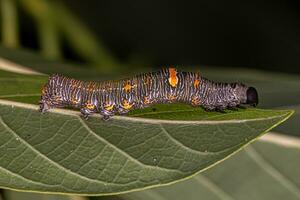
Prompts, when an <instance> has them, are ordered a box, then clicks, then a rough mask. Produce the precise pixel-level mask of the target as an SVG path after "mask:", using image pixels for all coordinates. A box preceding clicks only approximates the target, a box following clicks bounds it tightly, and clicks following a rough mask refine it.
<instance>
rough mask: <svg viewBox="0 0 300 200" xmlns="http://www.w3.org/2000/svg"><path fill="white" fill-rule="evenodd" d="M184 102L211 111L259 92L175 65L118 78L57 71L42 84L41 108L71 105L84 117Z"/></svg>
mask: <svg viewBox="0 0 300 200" xmlns="http://www.w3.org/2000/svg"><path fill="white" fill-rule="evenodd" d="M173 102H183V103H187V104H190V105H192V106H202V107H204V108H205V109H206V110H208V111H212V110H217V111H223V110H224V109H226V108H235V107H237V106H240V105H250V106H256V105H257V103H258V95H257V92H256V90H255V88H253V87H247V86H245V85H244V84H242V83H217V82H213V81H211V80H208V79H206V78H203V77H201V76H200V74H199V73H194V72H183V71H178V70H176V69H175V68H168V69H162V70H160V71H157V72H151V73H145V74H141V75H137V76H135V77H133V78H129V79H122V80H119V81H104V82H84V81H80V80H75V79H72V78H67V77H65V76H61V75H58V74H54V75H52V76H50V77H49V80H48V83H46V85H45V86H44V87H43V90H42V96H41V101H40V111H41V112H45V111H47V110H48V109H51V108H57V107H66V106H71V107H74V108H79V109H80V111H81V113H82V114H83V116H84V117H87V116H88V115H90V114H92V113H100V114H101V115H103V119H109V117H110V116H113V115H115V114H116V113H118V114H126V113H127V112H129V111H130V110H132V109H140V108H144V107H147V106H150V105H153V104H160V103H173Z"/></svg>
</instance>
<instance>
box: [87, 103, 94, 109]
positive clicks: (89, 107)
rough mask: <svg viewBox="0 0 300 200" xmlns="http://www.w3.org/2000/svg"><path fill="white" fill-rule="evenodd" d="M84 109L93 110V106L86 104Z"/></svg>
mask: <svg viewBox="0 0 300 200" xmlns="http://www.w3.org/2000/svg"><path fill="white" fill-rule="evenodd" d="M86 108H87V109H89V110H93V109H94V108H95V105H93V104H91V103H88V104H86Z"/></svg>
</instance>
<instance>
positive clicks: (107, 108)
mask: <svg viewBox="0 0 300 200" xmlns="http://www.w3.org/2000/svg"><path fill="white" fill-rule="evenodd" d="M113 108H114V105H113V104H112V105H110V104H108V103H107V104H105V105H104V109H105V110H107V111H110V110H112V109H113Z"/></svg>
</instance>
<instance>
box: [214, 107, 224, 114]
mask: <svg viewBox="0 0 300 200" xmlns="http://www.w3.org/2000/svg"><path fill="white" fill-rule="evenodd" d="M225 109H226V107H224V106H217V107H216V108H215V111H217V112H220V113H226V111H225Z"/></svg>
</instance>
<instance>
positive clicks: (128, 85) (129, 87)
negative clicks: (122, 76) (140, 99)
mask: <svg viewBox="0 0 300 200" xmlns="http://www.w3.org/2000/svg"><path fill="white" fill-rule="evenodd" d="M131 88H132V85H130V82H127V83H126V85H125V86H124V87H123V89H124V90H125V92H130V90H131Z"/></svg>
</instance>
